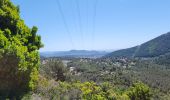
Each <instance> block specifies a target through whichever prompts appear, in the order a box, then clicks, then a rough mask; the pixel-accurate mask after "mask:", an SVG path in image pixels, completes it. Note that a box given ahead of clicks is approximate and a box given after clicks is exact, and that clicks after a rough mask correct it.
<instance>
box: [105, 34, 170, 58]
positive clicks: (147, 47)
mask: <svg viewBox="0 0 170 100" xmlns="http://www.w3.org/2000/svg"><path fill="white" fill-rule="evenodd" d="M169 43H170V32H168V33H166V34H163V35H161V36H159V37H157V38H155V39H152V40H150V41H148V42H146V43H143V44H141V45H139V46H136V47H133V48H128V49H123V50H118V51H115V52H112V53H110V54H108V55H107V56H106V57H156V56H160V55H164V54H166V53H169V52H170V45H169Z"/></svg>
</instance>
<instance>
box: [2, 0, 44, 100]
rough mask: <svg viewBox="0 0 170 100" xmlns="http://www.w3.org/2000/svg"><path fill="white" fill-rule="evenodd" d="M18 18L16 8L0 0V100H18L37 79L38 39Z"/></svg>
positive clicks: (34, 31) (7, 0)
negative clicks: (7, 99) (15, 97)
mask: <svg viewBox="0 0 170 100" xmlns="http://www.w3.org/2000/svg"><path fill="white" fill-rule="evenodd" d="M36 33H37V27H35V26H34V27H33V28H29V27H28V26H26V25H25V23H24V20H22V19H21V18H20V10H19V7H18V6H15V5H14V4H12V3H11V1H10V0H0V99H1V98H5V97H9V98H14V96H18V97H17V98H19V96H21V94H22V93H24V92H26V91H27V90H31V89H34V88H35V86H36V81H37V79H38V69H39V52H38V50H39V49H40V48H41V47H42V43H41V37H40V36H39V35H37V34H36Z"/></svg>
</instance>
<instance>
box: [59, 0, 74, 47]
mask: <svg viewBox="0 0 170 100" xmlns="http://www.w3.org/2000/svg"><path fill="white" fill-rule="evenodd" d="M56 1H57V6H58V10H59V12H60V14H61V17H62V20H63V23H64V26H65V29H66V32H67V34H68V37H69V39H70V43H71V45H72V47H73V48H74V43H73V39H72V36H71V32H70V30H69V28H68V24H67V22H66V19H65V16H64V13H63V10H62V7H61V4H60V1H59V0H56Z"/></svg>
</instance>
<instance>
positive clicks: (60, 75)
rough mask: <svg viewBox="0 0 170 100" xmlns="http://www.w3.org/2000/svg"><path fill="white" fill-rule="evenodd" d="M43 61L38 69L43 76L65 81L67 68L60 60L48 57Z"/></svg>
mask: <svg viewBox="0 0 170 100" xmlns="http://www.w3.org/2000/svg"><path fill="white" fill-rule="evenodd" d="M45 62H46V63H45V64H42V66H41V69H40V72H41V74H42V75H43V76H46V77H47V78H49V79H55V80H58V81H65V78H66V74H67V72H68V70H67V68H66V67H65V66H64V65H63V63H62V62H61V61H60V60H57V59H50V60H48V61H45Z"/></svg>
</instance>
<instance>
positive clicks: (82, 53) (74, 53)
mask: <svg viewBox="0 0 170 100" xmlns="http://www.w3.org/2000/svg"><path fill="white" fill-rule="evenodd" d="M108 53H110V52H106V51H94V50H92V51H90V50H70V51H54V52H41V53H40V55H41V56H44V57H85V58H86V57H87V58H98V57H102V56H104V55H106V54H108Z"/></svg>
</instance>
